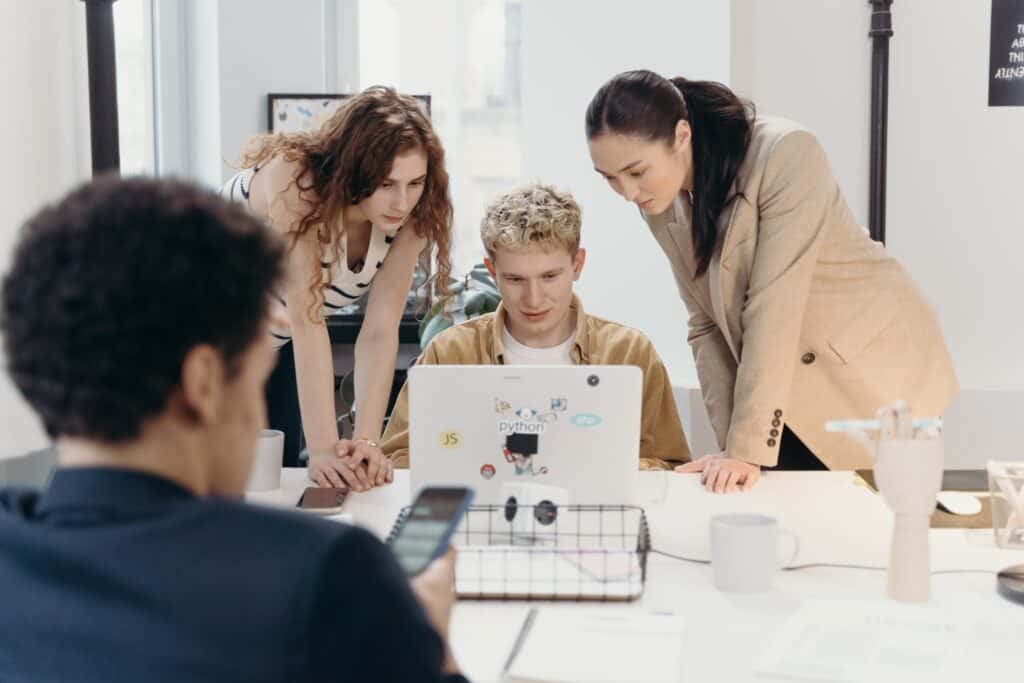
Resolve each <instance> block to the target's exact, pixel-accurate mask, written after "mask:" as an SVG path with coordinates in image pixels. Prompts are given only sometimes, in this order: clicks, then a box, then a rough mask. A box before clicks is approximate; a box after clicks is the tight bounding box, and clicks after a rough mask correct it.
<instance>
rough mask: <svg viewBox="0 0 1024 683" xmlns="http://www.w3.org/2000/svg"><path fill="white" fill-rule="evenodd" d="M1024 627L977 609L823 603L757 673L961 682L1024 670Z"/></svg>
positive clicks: (772, 648) (786, 634) (778, 643)
mask: <svg viewBox="0 0 1024 683" xmlns="http://www.w3.org/2000/svg"><path fill="white" fill-rule="evenodd" d="M1022 629H1024V621H1022V620H1016V621H1015V622H1014V623H1010V622H1007V621H1006V620H1005V619H1002V620H998V621H996V622H993V620H992V619H991V618H987V617H986V616H985V615H984V614H980V613H971V612H970V611H969V610H951V609H939V608H937V607H935V606H933V605H901V604H898V603H894V602H873V601H868V602H853V601H845V600H823V601H820V602H814V603H810V604H807V605H805V606H804V607H803V608H801V609H800V611H799V612H798V613H797V614H795V615H793V616H792V617H791V618H790V619H789V621H787V622H786V624H785V625H784V627H783V628H782V630H781V631H780V632H779V634H778V635H777V636H776V638H775V639H774V642H769V643H768V646H767V647H766V648H765V651H764V655H763V656H762V657H761V659H760V661H759V662H758V663H757V664H756V665H755V672H756V673H757V674H759V675H760V676H765V677H774V678H783V679H801V680H810V681H844V682H846V681H900V682H901V683H904V682H906V683H911V682H914V681H928V683H935V682H936V681H947V680H948V681H958V680H961V678H960V677H961V676H962V675H963V674H964V672H971V675H972V677H974V676H976V675H977V674H979V673H981V672H983V671H987V670H988V666H990V665H995V666H997V667H998V668H999V669H1003V670H1006V669H1005V668H1004V667H1010V666H1013V667H1014V668H1018V669H1020V668H1021V667H1022V666H1024V655H1022V654H1020V653H1021V650H1022V649H1021V648H1020V642H1021V640H1020V638H1021V637H1022V636H1024V630H1022ZM1014 665H1015V666H1014ZM1021 670H1024V669H1021Z"/></svg>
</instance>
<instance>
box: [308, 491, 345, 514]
mask: <svg viewBox="0 0 1024 683" xmlns="http://www.w3.org/2000/svg"><path fill="white" fill-rule="evenodd" d="M347 495H348V491H347V490H345V489H333V488H326V487H320V486H310V487H309V488H307V489H306V490H305V491H303V492H302V497H301V498H299V502H298V503H296V504H295V507H297V508H299V509H300V510H305V511H307V512H315V513H316V514H320V515H336V514H338V513H339V512H341V506H342V504H344V502H345V497H346V496H347Z"/></svg>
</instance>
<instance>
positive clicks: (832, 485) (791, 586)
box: [248, 469, 1024, 682]
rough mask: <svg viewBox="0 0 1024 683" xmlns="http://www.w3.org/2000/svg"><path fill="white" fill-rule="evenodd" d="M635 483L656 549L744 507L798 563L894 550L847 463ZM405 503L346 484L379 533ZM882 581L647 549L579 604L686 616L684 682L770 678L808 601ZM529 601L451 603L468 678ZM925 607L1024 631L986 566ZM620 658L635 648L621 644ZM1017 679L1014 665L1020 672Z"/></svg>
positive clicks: (703, 538) (701, 542)
mask: <svg viewBox="0 0 1024 683" xmlns="http://www.w3.org/2000/svg"><path fill="white" fill-rule="evenodd" d="M307 485H310V484H309V482H308V481H307V480H306V477H305V470H303V469H286V470H285V472H284V475H283V478H282V488H281V489H279V490H276V491H269V492H264V493H253V494H249V495H248V499H249V500H251V501H252V502H256V503H263V504H270V505H277V506H294V504H295V502H296V501H297V500H298V497H299V495H300V493H301V491H302V489H303V488H304V487H305V486H307ZM640 488H641V503H642V505H643V507H644V508H645V510H646V511H647V515H648V520H649V522H650V527H651V543H652V547H653V548H655V549H657V550H662V551H665V552H669V553H673V554H679V555H684V556H689V557H698V558H707V557H708V556H709V542H708V538H707V529H708V519H709V518H710V517H711V516H712V515H714V514H717V513H719V512H728V511H749V512H761V513H765V514H770V515H774V516H775V517H777V518H778V519H779V520H780V522H781V524H782V526H783V527H785V528H788V529H790V530H792V531H794V532H795V533H796V534H797V535H798V536H799V537H800V544H801V550H800V556H799V557H798V558H797V564H804V563H813V562H828V563H847V564H869V565H884V564H885V562H886V558H887V556H888V543H889V528H890V524H891V517H890V514H889V512H888V510H887V508H886V507H885V505H884V503H883V502H882V501H881V499H880V498H879V497H877V496H876V495H875V494H874V493H873V492H872V491H871V490H870V489H868V488H866V487H865V486H863V485H862V484H859V483H858V482H857V481H856V478H855V476H854V474H853V473H852V472H768V473H765V475H764V476H763V477H762V479H761V481H760V482H759V483H758V485H757V487H756V488H755V489H754V490H753V491H751V492H748V493H744V494H732V495H714V494H709V493H707V492H705V491H704V490H703V489H702V488H701V486H700V484H699V482H698V479H697V475H679V474H675V473H671V472H642V473H641V474H640ZM408 502H409V479H408V472H407V471H405V470H399V471H396V472H395V481H394V483H393V484H391V485H389V486H386V487H383V488H380V489H374V490H372V491H369V492H366V493H353V494H351V495H350V496H349V498H348V500H347V501H346V503H345V512H346V513H349V514H351V515H352V519H353V521H354V523H356V524H359V525H361V526H364V527H366V528H368V529H369V530H371V531H373V532H374V533H375V534H377V535H378V536H380V537H381V538H383V537H384V536H386V535H387V533H388V531H389V530H390V528H391V525H392V523H393V522H394V519H395V516H396V515H397V513H398V511H399V510H400V509H401V508H402V506H403V505H406V504H408ZM930 533H931V536H930V540H931V550H932V570H933V571H935V570H951V569H986V570H992V571H998V570H999V569H1003V568H1005V567H1007V566H1009V565H1012V564H1021V563H1024V552H1020V551H1013V550H1004V549H1000V548H997V547H996V546H995V544H994V541H993V537H992V531H991V530H985V529H974V530H967V529H933V530H932V531H931V532H930ZM885 586H886V575H885V572H882V571H861V570H852V569H839V568H812V569H806V570H802V571H795V572H779V573H778V574H777V575H776V577H775V583H774V588H773V590H772V591H771V592H769V593H764V594H759V595H731V594H725V593H720V592H718V591H717V590H715V589H714V587H713V585H712V582H711V568H710V567H709V566H707V565H699V564H691V563H686V562H681V561H678V560H674V559H671V558H667V557H663V556H661V555H656V554H653V553H652V554H651V555H650V556H649V559H648V573H647V585H646V589H645V591H644V596H643V598H641V599H640V600H638V601H636V602H634V603H629V604H628V605H625V606H623V605H621V604H619V605H602V604H587V603H583V604H580V605H578V606H577V608H578V609H591V610H602V609H614V610H617V609H632V610H642V611H646V612H650V611H669V612H674V613H676V614H682V615H683V616H685V618H686V620H687V624H688V628H687V635H686V641H685V644H684V657H685V669H684V674H685V680H687V681H744V680H759V681H765V680H770V679H765V678H759V677H757V676H755V675H754V672H753V668H752V663H753V661H754V660H755V659H757V657H758V656H759V655H760V653H761V652H762V650H763V649H764V648H766V647H768V646H769V645H770V643H771V640H772V636H773V634H774V633H775V632H776V631H777V630H778V629H779V628H780V627H781V626H782V624H783V623H784V622H785V621H786V619H787V617H789V616H790V615H792V614H793V613H795V612H796V611H797V610H798V609H799V608H800V606H801V605H802V604H805V603H809V602H813V601H816V600H820V599H836V598H839V599H849V600H856V601H866V600H875V601H883V600H884V599H885V597H884V596H885ZM534 605H536V603H526V602H513V603H502V602H494V601H491V602H460V603H459V604H458V605H457V606H456V608H455V613H454V617H453V622H452V647H453V649H454V651H455V655H456V658H457V659H458V661H459V662H460V664H461V666H462V667H463V670H464V672H465V673H466V675H467V676H468V677H469V678H470V679H471V680H473V681H477V682H486V681H498V680H500V677H501V676H500V672H501V669H502V667H503V665H504V663H505V659H506V657H507V655H508V653H509V651H510V649H511V646H512V644H513V642H514V640H515V637H516V635H517V633H518V631H519V628H520V626H521V624H522V620H523V618H524V617H525V615H526V613H527V611H528V610H529V608H530V607H531V606H534ZM930 606H931V607H934V608H935V609H939V610H943V611H946V610H951V611H953V612H955V613H957V614H960V613H964V611H965V610H966V611H970V612H971V613H977V612H979V611H980V612H982V613H984V614H985V615H986V617H987V616H988V615H989V614H991V615H992V618H993V619H994V620H996V621H997V622H999V623H1000V624H1003V623H1005V624H1006V625H1007V627H1008V628H1021V629H1024V609H1022V608H1021V607H1019V606H1017V605H1015V604H1013V603H1010V602H1008V601H1006V600H1004V599H1003V598H1001V597H1000V596H999V595H998V594H997V593H996V590H995V577H994V576H993V575H989V574H945V575H936V576H933V577H932V601H931V603H930ZM908 609H914V608H908ZM1021 635H1022V639H1021V641H1020V643H1021V648H1020V649H1021V651H1022V652H1024V630H1021ZM623 656H629V655H628V653H626V652H624V653H623ZM639 666H642V663H641V662H638V667H639ZM985 666H986V662H982V661H979V662H977V667H978V668H977V669H976V671H978V672H979V673H981V672H984V671H986V669H985V668H984V667H985ZM1021 666H1024V655H1022V656H1021ZM1022 670H1024V669H1018V670H1017V671H1018V673H1019V672H1020V671H1022ZM1017 678H1018V676H1017V675H1016V674H1015V675H1014V676H1013V679H1017ZM771 680H775V679H771ZM1007 680H1009V679H1007Z"/></svg>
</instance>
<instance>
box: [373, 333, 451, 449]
mask: <svg viewBox="0 0 1024 683" xmlns="http://www.w3.org/2000/svg"><path fill="white" fill-rule="evenodd" d="M415 364H416V365H437V364H438V363H437V353H436V352H435V351H434V344H433V342H431V343H430V344H428V345H427V348H425V349H424V350H423V352H422V353H421V354H420V356H419V358H418V359H417V360H416V363H415ZM380 448H381V451H383V453H384V457H386V458H388V459H390V460H391V462H392V463H393V464H394V466H395V467H398V468H400V469H404V468H408V467H409V380H408V379H406V380H405V384H403V385H402V390H401V391H400V392H399V393H398V398H397V399H395V407H394V408H393V409H392V410H391V419H389V420H388V426H387V428H386V429H385V430H384V436H383V437H381V444H380Z"/></svg>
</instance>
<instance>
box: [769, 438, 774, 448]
mask: <svg viewBox="0 0 1024 683" xmlns="http://www.w3.org/2000/svg"><path fill="white" fill-rule="evenodd" d="M774 447H775V439H768V448H774Z"/></svg>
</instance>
